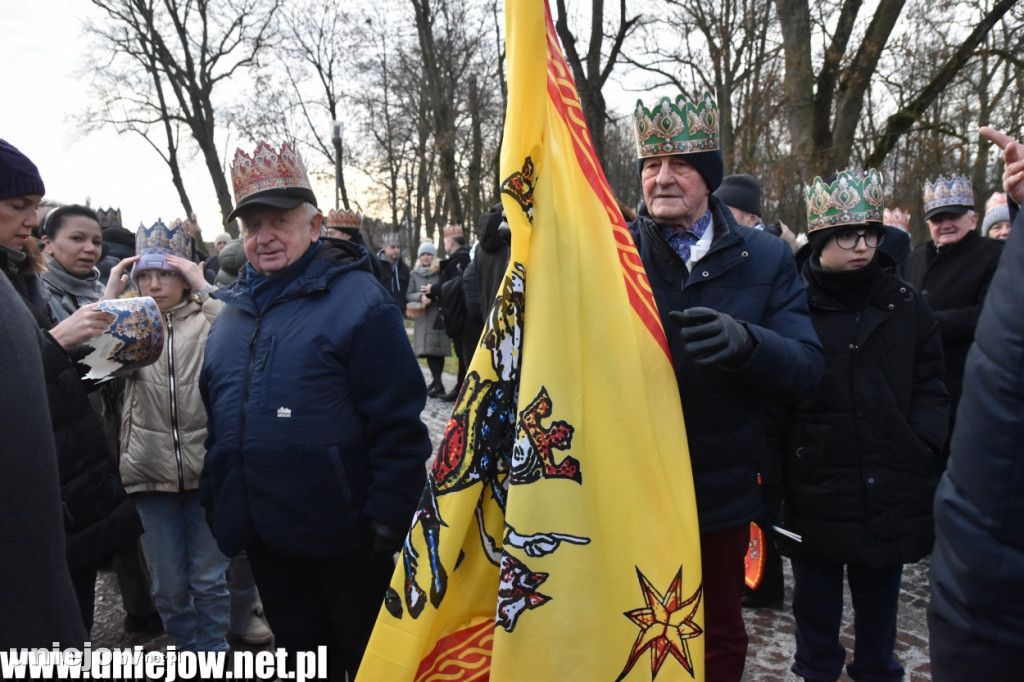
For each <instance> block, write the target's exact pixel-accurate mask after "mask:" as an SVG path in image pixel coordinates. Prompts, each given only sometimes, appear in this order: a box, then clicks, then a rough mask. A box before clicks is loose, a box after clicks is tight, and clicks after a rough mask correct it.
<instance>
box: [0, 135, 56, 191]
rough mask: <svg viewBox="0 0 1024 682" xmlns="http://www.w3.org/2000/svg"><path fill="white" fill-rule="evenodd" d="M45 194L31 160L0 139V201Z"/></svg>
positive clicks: (40, 179) (41, 180)
mask: <svg viewBox="0 0 1024 682" xmlns="http://www.w3.org/2000/svg"><path fill="white" fill-rule="evenodd" d="M44 194H46V187H45V185H43V178H42V176H41V175H39V169H38V168H36V165H35V164H34V163H32V161H31V159H29V158H28V157H27V156H25V155H24V154H22V153H21V152H20V151H18V148H17V147H15V146H14V145H12V144H11V143H10V142H8V141H7V140H4V139H0V199H10V198H11V197H24V196H29V195H39V196H42V195H44Z"/></svg>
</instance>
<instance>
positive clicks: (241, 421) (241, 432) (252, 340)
mask: <svg viewBox="0 0 1024 682" xmlns="http://www.w3.org/2000/svg"><path fill="white" fill-rule="evenodd" d="M262 321H263V316H262V315H257V316H256V324H255V325H254V326H253V328H252V334H250V335H249V369H248V370H247V371H246V373H245V391H244V392H243V393H242V409H241V410H239V413H238V452H239V454H241V453H242V452H243V451H244V449H245V447H244V446H245V413H246V411H248V409H249V389H250V388H252V373H253V370H254V369H255V367H256V339H257V338H258V337H259V335H260V322H262Z"/></svg>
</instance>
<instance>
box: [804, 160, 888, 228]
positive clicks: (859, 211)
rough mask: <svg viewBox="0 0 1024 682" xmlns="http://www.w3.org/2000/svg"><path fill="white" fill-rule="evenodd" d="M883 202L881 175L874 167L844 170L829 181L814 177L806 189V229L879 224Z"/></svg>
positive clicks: (883, 193)
mask: <svg viewBox="0 0 1024 682" xmlns="http://www.w3.org/2000/svg"><path fill="white" fill-rule="evenodd" d="M884 202H885V190H884V189H883V187H882V175H881V174H880V173H879V172H878V171H877V170H875V169H874V168H871V169H868V170H866V171H861V170H857V171H843V172H841V173H839V175H837V176H836V181H835V182H833V183H832V184H827V183H826V182H825V181H824V180H822V179H821V178H814V182H813V183H812V184H811V186H810V187H808V188H807V231H808V232H814V231H815V230H823V229H825V228H827V227H838V226H840V225H862V224H864V223H868V222H873V223H880V222H882V208H883V204H884Z"/></svg>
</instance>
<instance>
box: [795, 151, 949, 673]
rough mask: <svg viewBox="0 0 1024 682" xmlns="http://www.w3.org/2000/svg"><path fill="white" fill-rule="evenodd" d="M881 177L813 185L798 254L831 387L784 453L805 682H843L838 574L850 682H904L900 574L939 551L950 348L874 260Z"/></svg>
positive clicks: (883, 259)
mask: <svg viewBox="0 0 1024 682" xmlns="http://www.w3.org/2000/svg"><path fill="white" fill-rule="evenodd" d="M882 199H883V191H882V179H881V176H880V175H879V174H878V172H877V171H875V170H870V171H868V172H866V173H863V172H859V171H858V172H851V171H843V172H842V173H839V175H838V176H837V177H836V178H834V179H833V181H832V182H827V181H823V180H822V179H821V178H816V179H815V181H814V183H813V184H812V185H811V187H810V188H809V191H808V194H807V215H808V244H807V245H806V246H804V247H803V248H802V249H801V250H800V252H799V253H798V254H797V261H798V264H799V265H800V271H801V274H802V276H803V278H804V280H805V282H806V283H807V298H808V302H809V305H810V311H811V320H812V321H813V323H814V328H815V330H816V331H817V333H818V338H819V339H821V343H822V345H823V346H824V349H825V363H826V364H825V375H824V378H823V379H822V381H821V383H820V384H819V385H818V388H817V389H816V390H815V392H814V393H812V394H810V395H809V396H808V397H806V398H804V399H803V400H801V401H799V402H798V403H797V404H796V406H795V409H794V410H793V411H792V413H791V422H790V428H789V437H788V440H787V443H786V447H785V448H784V450H783V463H782V466H783V474H782V480H783V498H784V524H785V526H786V529H787V530H790V531H792V532H793V533H796V534H798V535H800V536H802V542H798V543H790V547H789V550H790V552H789V553H790V556H791V558H792V566H793V578H794V581H795V585H794V590H793V615H794V617H795V619H796V656H795V662H794V664H793V668H792V669H793V672H794V673H796V674H797V675H799V676H800V677H803V678H804V679H805V680H814V681H816V682H817V681H819V680H820V681H826V680H827V681H829V682H831V681H833V680H837V679H839V676H840V675H841V674H842V672H843V664H844V663H845V661H846V650H845V649H844V648H843V645H842V644H841V643H840V641H839V629H840V625H841V621H842V613H843V574H844V570H845V573H846V576H847V581H848V582H849V585H850V593H851V595H852V598H853V608H854V610H855V612H856V615H855V619H854V633H855V635H854V636H855V640H856V642H855V647H854V656H853V660H852V661H851V662H850V664H849V665H848V666H847V672H848V673H849V675H850V677H851V678H852V679H853V680H855V681H858V682H859V681H861V680H872V681H886V680H891V681H892V682H896V681H897V680H900V679H902V678H903V668H902V667H901V666H900V664H899V663H898V662H897V661H896V659H895V658H894V657H893V647H894V645H895V642H896V612H897V608H898V605H899V592H900V581H901V578H902V573H903V564H905V563H911V562H915V561H918V560H919V559H921V558H922V557H924V556H927V555H928V553H929V552H930V551H931V547H932V541H933V538H934V534H933V531H932V496H933V494H934V492H935V485H936V481H937V476H938V464H939V456H940V454H941V452H942V445H943V442H944V440H945V437H946V419H947V409H948V395H947V393H946V389H945V387H944V386H943V384H942V375H943V369H944V367H943V362H942V344H941V340H940V338H939V332H938V327H937V325H936V322H935V318H934V316H933V315H932V312H931V310H930V309H929V308H928V306H927V304H925V302H924V300H923V299H922V297H921V296H920V295H919V294H918V293H917V292H916V291H915V290H914V289H913V288H912V287H911V286H910V285H909V284H907V283H906V282H904V281H902V280H901V279H900V277H899V269H898V267H897V265H896V261H895V259H893V257H892V256H890V255H889V254H887V253H884V252H883V251H881V249H879V248H878V247H879V246H880V245H881V243H882V240H883V238H884V236H885V230H884V227H883V225H882Z"/></svg>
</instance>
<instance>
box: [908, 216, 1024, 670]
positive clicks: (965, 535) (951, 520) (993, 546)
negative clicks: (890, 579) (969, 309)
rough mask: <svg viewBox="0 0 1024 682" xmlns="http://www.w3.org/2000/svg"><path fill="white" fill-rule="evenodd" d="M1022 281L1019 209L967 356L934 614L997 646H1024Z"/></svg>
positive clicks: (938, 501) (935, 565) (942, 512)
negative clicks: (1021, 528)
mask: <svg viewBox="0 0 1024 682" xmlns="http://www.w3.org/2000/svg"><path fill="white" fill-rule="evenodd" d="M1011 208H1014V207H1011ZM1022 278H1024V213H1018V214H1017V217H1016V220H1014V223H1013V231H1012V232H1011V233H1010V238H1009V239H1008V240H1007V242H1006V247H1005V248H1004V249H1003V252H1002V258H1001V259H1000V261H999V266H998V268H997V269H996V271H995V276H994V277H993V278H992V282H991V286H990V287H988V297H987V298H986V299H985V307H984V309H983V310H982V311H981V316H980V318H979V319H978V327H977V331H976V332H975V335H974V344H973V345H972V346H971V349H970V352H969V353H968V355H967V367H966V371H965V373H964V383H963V395H962V397H961V399H960V408H959V411H958V412H957V416H956V428H955V429H954V431H953V438H952V442H951V444H950V453H951V454H950V459H949V468H948V469H947V470H946V472H945V474H943V476H942V478H941V479H940V480H939V489H938V491H937V492H936V495H935V535H936V541H935V550H934V552H933V554H932V565H931V603H930V604H929V606H928V610H929V615H930V616H931V617H938V618H941V619H942V620H944V621H946V622H947V623H949V624H950V625H952V626H953V628H954V629H955V630H957V631H959V632H962V633H967V634H970V635H972V636H973V637H975V638H978V639H982V640H986V641H988V642H990V643H991V645H992V646H993V647H996V648H1000V647H1016V648H1020V647H1024V534H1022V533H1021V530H1020V527H1021V520H1022V519H1024V494H1022V491H1024V314H1022V306H1021V295H1020V282H1021V280H1022ZM933 632H934V630H933ZM961 644H962V642H961V641H959V638H958V640H957V641H951V642H946V641H941V642H933V643H932V648H933V650H934V648H935V647H936V646H944V647H949V648H951V649H955V648H956V647H958V646H960V645H961ZM978 679H982V678H978Z"/></svg>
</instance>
